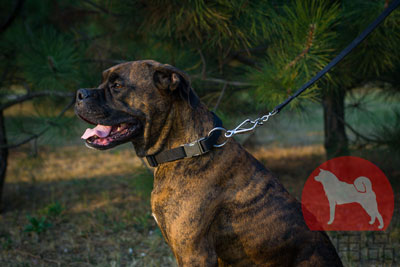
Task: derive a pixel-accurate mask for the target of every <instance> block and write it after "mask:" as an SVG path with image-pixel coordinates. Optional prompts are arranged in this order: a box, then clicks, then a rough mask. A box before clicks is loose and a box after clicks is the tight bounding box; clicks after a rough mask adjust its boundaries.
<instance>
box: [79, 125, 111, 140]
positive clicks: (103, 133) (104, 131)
mask: <svg viewBox="0 0 400 267" xmlns="http://www.w3.org/2000/svg"><path fill="white" fill-rule="evenodd" d="M111 128H112V126H105V125H100V124H98V125H97V126H96V127H94V128H93V129H90V128H88V129H86V131H85V133H84V134H83V135H82V137H81V138H82V139H88V138H89V137H92V136H95V135H97V136H98V137H100V138H104V137H107V136H108V135H109V134H110V132H111Z"/></svg>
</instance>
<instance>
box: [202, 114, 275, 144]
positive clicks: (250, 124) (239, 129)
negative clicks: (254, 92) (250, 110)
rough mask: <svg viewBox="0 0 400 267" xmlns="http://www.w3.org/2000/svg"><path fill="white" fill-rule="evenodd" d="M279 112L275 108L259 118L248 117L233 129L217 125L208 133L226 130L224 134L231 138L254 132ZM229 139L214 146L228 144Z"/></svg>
mask: <svg viewBox="0 0 400 267" xmlns="http://www.w3.org/2000/svg"><path fill="white" fill-rule="evenodd" d="M277 113H278V111H277V110H275V109H274V110H272V111H271V112H269V113H268V114H266V115H264V116H262V117H260V118H257V119H255V120H251V119H246V120H244V121H242V122H241V123H240V124H239V125H238V126H236V128H234V129H232V130H226V129H225V128H222V127H215V128H213V129H212V130H211V131H210V132H209V133H208V135H210V134H211V133H212V132H214V131H223V132H225V134H224V136H225V138H227V139H229V138H231V137H233V136H235V135H237V134H244V133H248V132H252V131H253V130H254V129H256V128H257V127H258V126H261V125H263V124H264V122H267V121H268V120H269V118H270V117H271V116H274V115H275V114H277ZM227 141H228V140H226V141H225V142H223V143H222V144H216V145H214V147H222V146H224V145H225V144H226V142H227Z"/></svg>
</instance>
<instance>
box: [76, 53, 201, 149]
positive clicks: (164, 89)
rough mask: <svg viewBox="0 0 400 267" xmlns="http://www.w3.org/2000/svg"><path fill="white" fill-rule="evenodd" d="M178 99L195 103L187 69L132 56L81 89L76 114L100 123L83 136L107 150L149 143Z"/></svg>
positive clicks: (89, 121) (90, 145) (77, 95)
mask: <svg viewBox="0 0 400 267" xmlns="http://www.w3.org/2000/svg"><path fill="white" fill-rule="evenodd" d="M174 101H187V102H188V104H189V105H192V106H193V105H196V104H197V97H196V95H195V94H194V93H193V91H192V89H191V86H190V79H189V77H188V75H187V74H186V73H184V72H183V71H181V70H179V69H177V68H175V67H173V66H171V65H167V64H161V63H158V62H156V61H152V60H143V61H133V62H127V63H122V64H119V65H116V66H114V67H111V68H109V69H107V70H105V71H104V72H103V75H102V82H101V84H100V85H99V86H98V87H97V88H91V89H79V90H78V91H77V93H76V104H75V113H76V114H77V115H78V116H79V117H80V118H82V119H83V120H85V121H86V122H88V123H90V124H93V125H97V126H96V127H95V128H94V129H87V130H86V132H85V133H84V135H83V136H82V138H83V139H85V140H86V145H87V146H89V147H91V148H96V149H109V148H112V147H115V146H116V145H119V144H122V143H126V142H129V141H132V142H133V143H134V144H135V142H137V143H146V144H149V143H151V140H150V139H151V137H152V136H154V135H157V133H158V132H159V131H161V129H162V127H163V123H164V122H165V120H166V118H167V116H168V114H169V111H170V109H171V105H172V103H173V102H174ZM135 147H136V146H135Z"/></svg>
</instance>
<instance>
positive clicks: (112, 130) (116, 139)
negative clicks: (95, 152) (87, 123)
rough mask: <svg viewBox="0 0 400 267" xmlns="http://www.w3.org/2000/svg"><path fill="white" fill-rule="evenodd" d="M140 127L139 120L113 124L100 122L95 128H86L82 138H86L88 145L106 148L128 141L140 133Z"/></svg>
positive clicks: (101, 148)
mask: <svg viewBox="0 0 400 267" xmlns="http://www.w3.org/2000/svg"><path fill="white" fill-rule="evenodd" d="M139 128H140V124H139V123H138V122H129V123H128V122H126V123H119V124H116V125H112V126H108V125H101V124H98V125H97V126H96V127H95V128H93V129H90V128H88V129H86V131H85V133H84V134H83V135H82V137H81V138H82V139H85V141H86V145H87V146H88V147H90V148H95V149H100V150H104V149H109V148H112V147H115V146H117V145H119V144H122V143H125V142H128V141H129V140H131V139H132V138H133V137H134V136H135V135H136V134H137V133H138V130H139Z"/></svg>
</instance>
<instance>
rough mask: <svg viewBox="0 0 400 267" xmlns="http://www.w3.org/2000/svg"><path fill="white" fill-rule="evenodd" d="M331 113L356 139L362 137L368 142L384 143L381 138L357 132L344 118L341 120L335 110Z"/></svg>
mask: <svg viewBox="0 0 400 267" xmlns="http://www.w3.org/2000/svg"><path fill="white" fill-rule="evenodd" d="M332 114H333V115H334V116H335V117H336V118H337V119H338V120H339V121H340V122H341V123H343V125H344V126H345V127H347V128H348V129H349V130H350V131H351V132H352V133H353V134H354V135H355V136H356V137H357V139H363V140H365V141H367V142H370V143H375V144H384V142H382V141H381V140H378V139H372V138H369V137H367V136H365V135H363V134H361V133H360V132H358V131H357V130H356V129H354V128H353V127H352V126H351V125H350V124H348V123H347V122H346V121H345V120H343V119H342V118H341V117H340V116H338V115H337V114H336V113H335V112H332Z"/></svg>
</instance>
